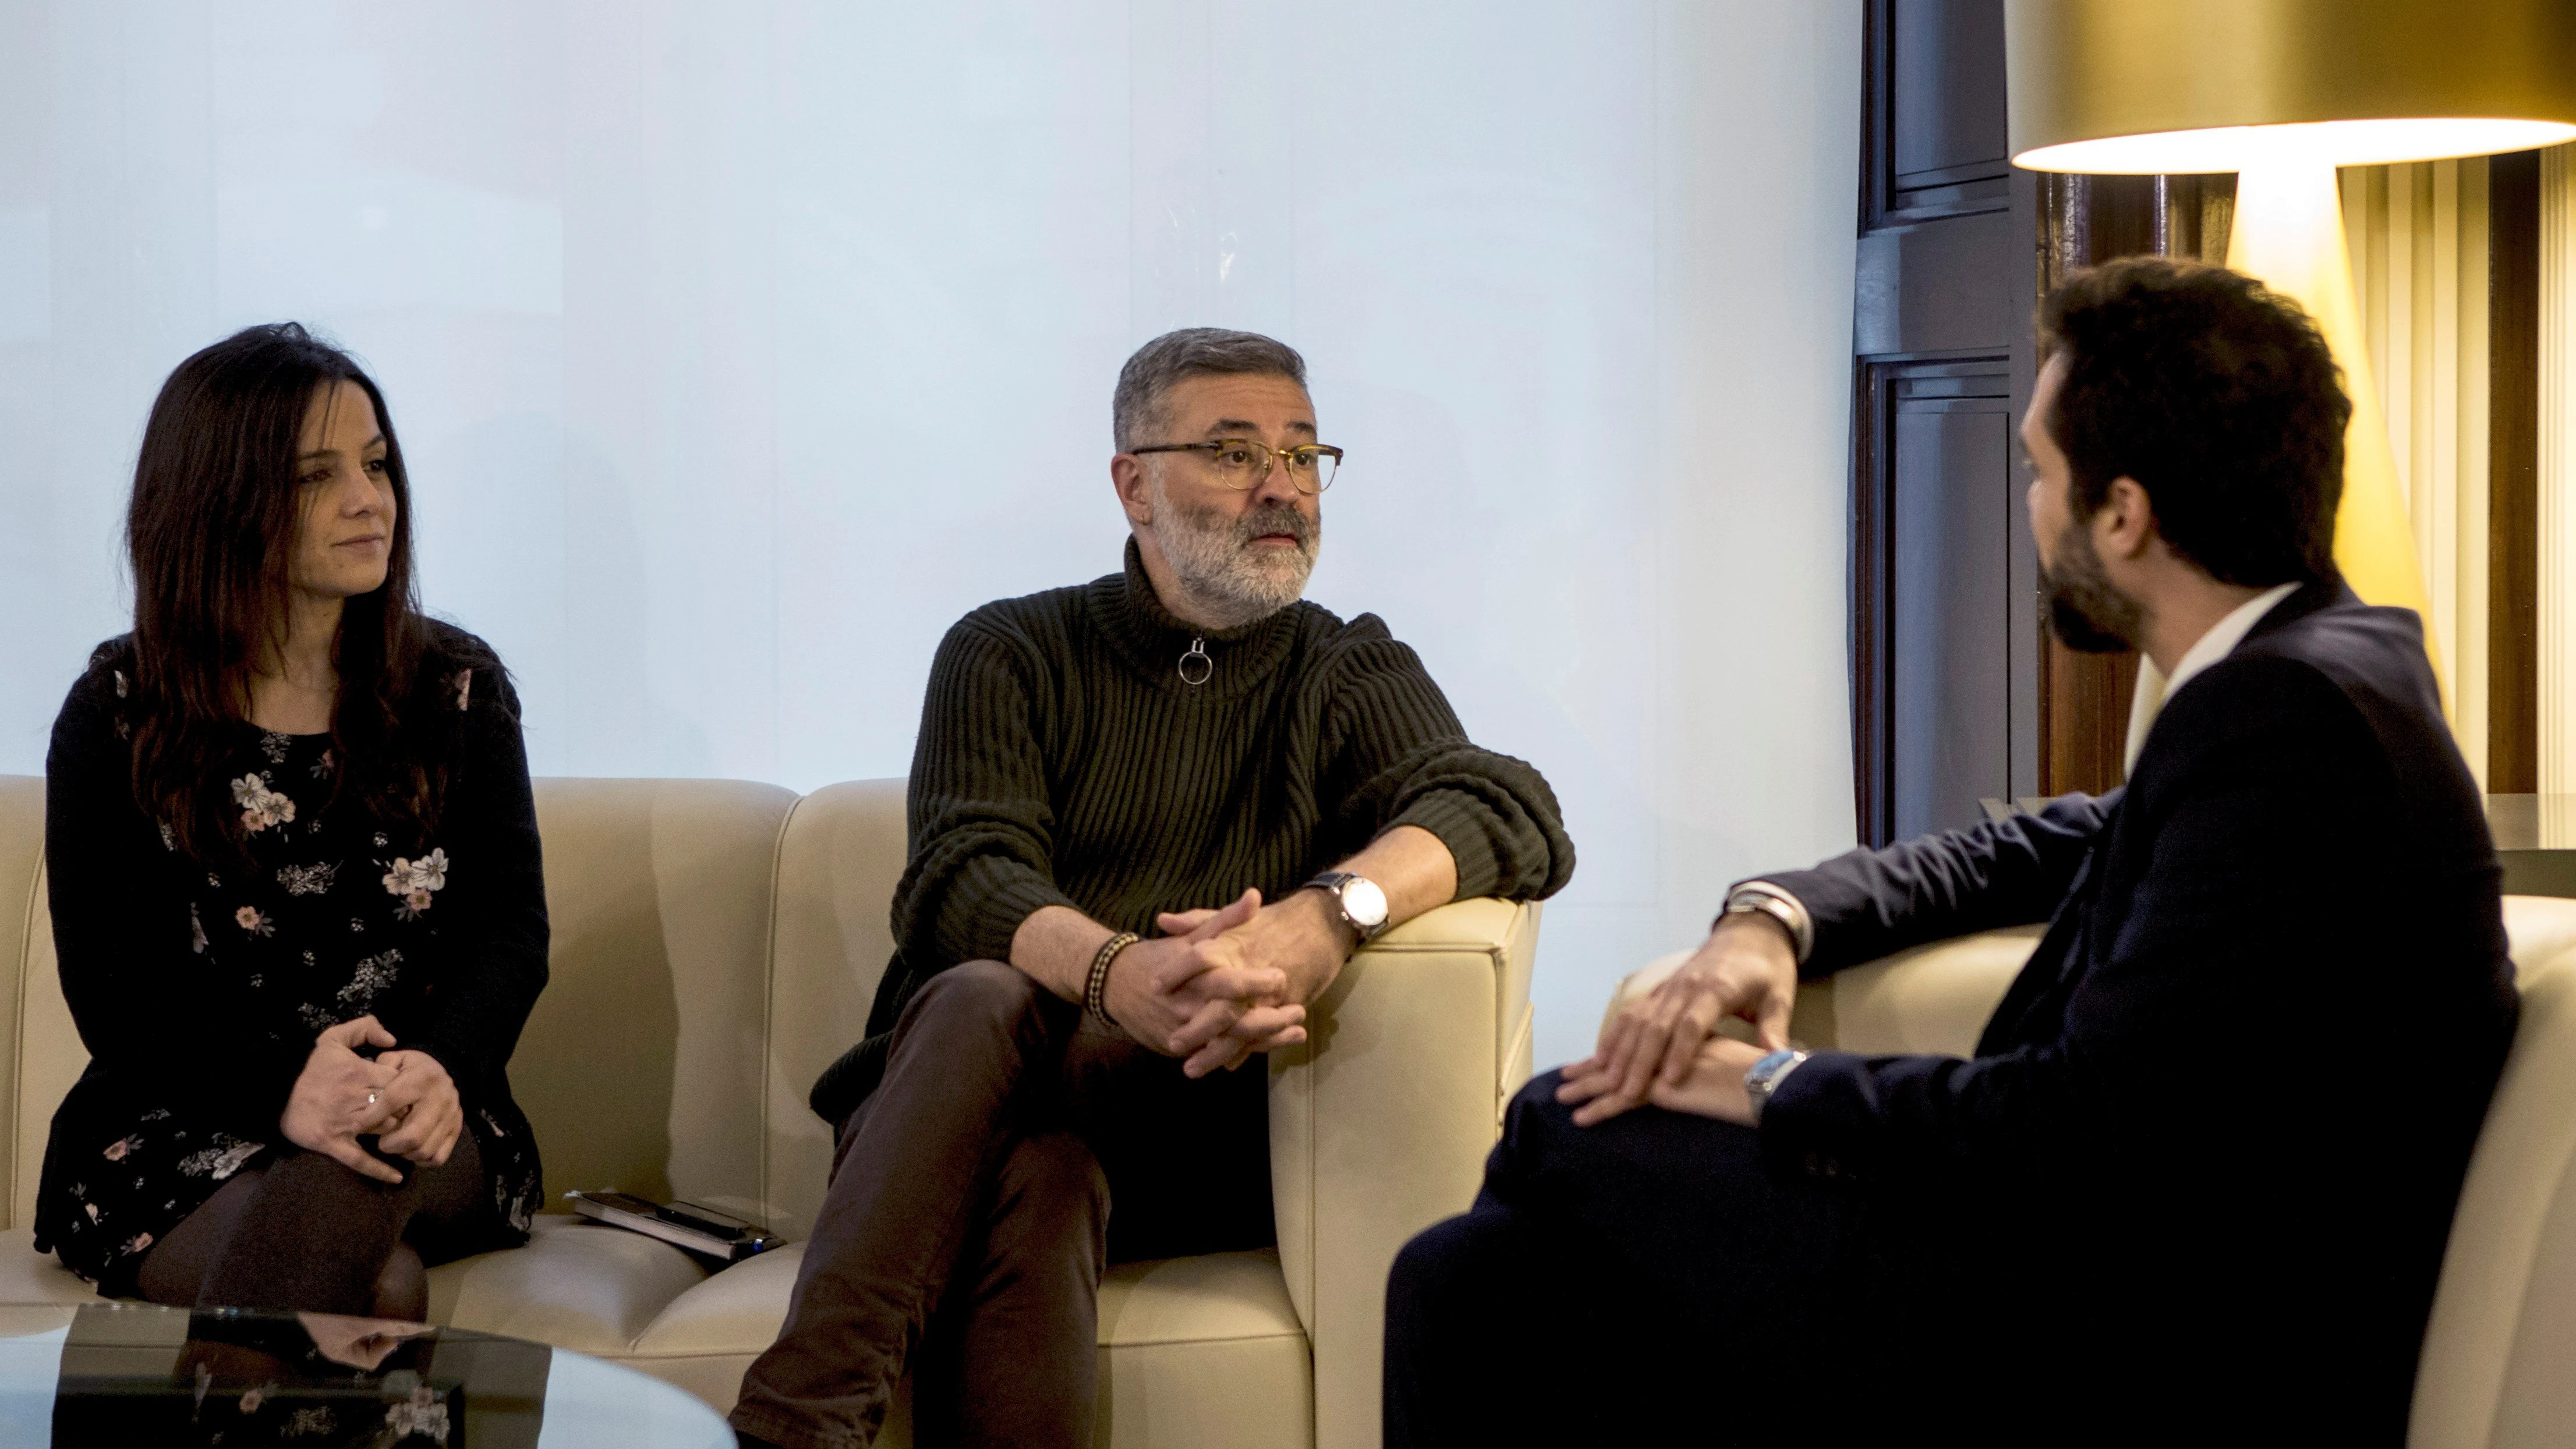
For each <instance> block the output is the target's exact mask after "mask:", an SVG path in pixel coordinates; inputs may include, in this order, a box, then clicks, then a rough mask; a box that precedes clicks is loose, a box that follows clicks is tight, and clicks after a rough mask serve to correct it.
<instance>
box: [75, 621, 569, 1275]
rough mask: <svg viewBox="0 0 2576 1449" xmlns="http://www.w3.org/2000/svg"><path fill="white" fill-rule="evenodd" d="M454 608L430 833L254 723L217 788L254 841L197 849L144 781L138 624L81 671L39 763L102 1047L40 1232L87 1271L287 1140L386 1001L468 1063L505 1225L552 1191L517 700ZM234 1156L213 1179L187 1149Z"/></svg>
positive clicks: (432, 705) (399, 1019)
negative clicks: (284, 1130)
mask: <svg viewBox="0 0 2576 1449" xmlns="http://www.w3.org/2000/svg"><path fill="white" fill-rule="evenodd" d="M435 627H436V633H435V635H434V638H433V642H432V647H431V649H430V650H429V653H428V657H427V659H426V660H425V662H424V666H423V669H422V677H421V684H420V692H419V697H418V698H417V699H416V700H415V702H414V705H413V709H414V711H415V712H416V718H417V719H419V720H421V721H424V722H426V723H427V725H428V726H429V728H427V729H425V730H423V731H421V732H420V737H421V738H423V739H424V740H425V741H427V742H429V744H430V745H431V747H432V748H435V749H437V750H438V751H439V752H440V753H441V754H442V755H443V757H444V763H445V765H446V767H447V773H448V780H449V783H448V786H447V789H446V793H445V802H444V811H443V817H442V818H441V819H440V821H439V822H438V825H437V828H436V830H435V831H434V833H433V834H432V835H431V836H428V837H422V838H408V837H407V838H404V839H395V838H394V836H393V834H390V833H388V829H389V828H388V827H386V826H383V825H380V824H378V823H376V822H374V821H371V820H369V819H368V818H366V815H365V812H364V811H363V810H362V809H361V808H360V807H359V805H358V804H357V802H356V801H355V800H353V799H349V798H338V799H334V798H333V791H332V788H331V781H332V780H333V779H334V778H335V776H336V773H337V771H336V767H335V762H333V761H332V760H331V758H330V740H329V737H328V736H318V735H317V736H288V735H280V734H272V733H266V732H263V731H261V730H258V729H256V728H254V727H252V726H250V725H247V724H244V725H241V726H239V727H238V728H237V730H236V732H235V733H236V738H235V739H234V740H233V742H232V750H231V753H230V755H229V757H228V758H227V760H226V761H225V762H224V764H223V767H222V769H221V770H220V771H219V773H220V774H221V776H222V778H221V779H218V780H211V781H209V782H208V788H209V789H211V790H215V791H218V792H223V793H224V795H225V798H226V803H227V807H228V809H229V808H231V807H239V808H241V809H243V810H244V812H245V817H244V818H245V819H248V818H250V817H251V816H253V815H257V816H258V817H259V819H260V822H261V828H259V829H257V830H254V831H249V832H247V833H246V834H245V835H244V837H243V839H244V842H245V853H244V854H241V855H233V854H230V853H228V852H226V851H224V850H223V849H221V848H220V847H219V846H216V847H213V848H209V849H207V850H206V851H205V852H204V854H205V855H206V857H207V858H205V859H196V858H191V857H190V856H189V855H187V854H185V853H183V852H181V851H179V850H177V849H175V848H174V847H173V845H172V844H171V843H170V837H169V836H168V835H167V834H166V833H165V832H164V831H163V830H162V828H161V826H160V825H159V823H158V822H156V821H155V820H154V819H153V817H152V816H150V815H149V814H147V813H146V812H145V811H144V810H143V808H142V807H141V806H139V805H138V804H137V803H136V801H135V798H134V793H133V786H132V769H133V747H132V734H133V721H132V720H131V719H130V718H129V717H128V713H127V711H128V708H129V705H130V702H131V698H130V697H131V691H132V680H133V664H132V652H133V651H132V645H131V643H130V641H128V640H124V639H119V640H113V641H110V642H109V643H108V644H105V645H102V646H101V647H100V649H99V650H98V652H97V654H96V656H95V657H94V658H93V660H92V663H91V666H90V668H89V670H88V671H87V672H85V673H84V674H83V675H82V677H81V679H80V680H79V682H78V683H76V684H75V685H74V686H73V687H72V690H71V694H70V697H69V698H68V699H67V700H65V702H64V705H63V709H62V713H61V715H60V717H59V718H57V720H56V721H55V724H54V734H53V745H52V749H51V751H50V752H49V754H48V755H47V757H46V770H45V774H46V797H45V798H46V814H45V859H46V876H47V884H48V900H49V902H50V904H51V906H52V911H53V922H54V944H55V950H56V953H57V955H58V957H59V964H60V969H61V973H62V984H63V997H64V1000H65V1002H66V1003H67V1004H68V1005H69V1006H70V1008H71V1013H72V1019H73V1021H74V1023H75V1024H76V1025H77V1026H78V1027H79V1029H80V1033H81V1040H82V1043H83V1044H84V1045H85V1046H86V1047H88V1049H89V1053H90V1063H89V1067H88V1069H87V1070H86V1071H85V1072H84V1073H83V1074H82V1076H81V1079H80V1081H79V1083H78V1084H77V1085H76V1086H75V1087H74V1088H73V1090H72V1092H71V1094H70V1095H69V1096H68V1097H67V1098H66V1099H65V1101H64V1104H63V1107H62V1110H61V1111H60V1112H59V1113H58V1114H57V1115H56V1117H55V1121H54V1132H53V1138H52V1141H51V1143H50V1145H49V1146H48V1149H47V1153H46V1171H45V1177H44V1183H43V1186H42V1188H41V1189H40V1192H39V1201H38V1208H37V1230H38V1236H39V1239H40V1242H42V1243H44V1244H47V1245H52V1246H58V1247H60V1249H61V1250H62V1252H63V1254H64V1258H65V1261H66V1262H68V1263H70V1264H71V1266H72V1267H74V1268H75V1269H77V1270H79V1271H82V1272H83V1273H85V1274H86V1275H88V1276H91V1277H94V1278H100V1279H101V1280H102V1281H103V1282H108V1283H110V1286H111V1287H113V1286H115V1278H116V1275H117V1274H119V1273H121V1272H124V1271H129V1270H130V1269H131V1267H132V1266H133V1265H134V1263H133V1262H131V1261H125V1260H126V1259H129V1258H131V1259H133V1260H134V1261H139V1250H137V1251H136V1252H134V1253H126V1252H121V1251H117V1250H120V1249H124V1248H125V1247H126V1246H127V1245H129V1244H130V1243H131V1242H132V1241H133V1240H134V1239H135V1238H136V1237H137V1236H138V1235H142V1236H146V1237H149V1238H158V1237H159V1236H161V1235H163V1234H166V1233H167V1232H168V1231H169V1229H170V1228H171V1227H174V1226H176V1225H177V1223H178V1221H179V1220H180V1219H181V1218H184V1217H185V1216H186V1215H187V1214H188V1213H189V1212H191V1211H194V1209H195V1208H196V1206H197V1204H199V1203H201V1202H203V1201H204V1199H205V1198H206V1197H207V1196H210V1195H211V1194H212V1192H213V1190H214V1188H215V1186H217V1185H219V1183H220V1181H221V1180H222V1177H228V1176H229V1175H230V1174H231V1172H233V1171H237V1170H239V1168H240V1167H241V1166H243V1165H245V1164H247V1163H253V1162H256V1161H258V1160H259V1159H258V1158H257V1157H256V1156H249V1155H245V1154H246V1153H247V1150H248V1148H249V1147H250V1146H251V1145H252V1144H258V1145H261V1146H264V1147H267V1148H270V1149H272V1150H274V1149H280V1148H284V1147H285V1146H286V1145H287V1144H286V1143H285V1141H284V1139H283V1138H282V1137H281V1136H280V1135H279V1134H278V1118H279V1116H280V1114H281V1113H282V1112H283V1110H284V1108H285V1105H286V1099H287V1096H288V1093H289V1091H290V1090H291V1089H292V1087H293V1086H294V1083H295V1080H296V1077H297V1075H298V1074H299V1073H300V1072H301V1071H302V1070H303V1066H304V1060H305V1058H306V1056H307V1055H308V1054H309V1053H310V1052H311V1051H312V1047H313V1039H314V1037H315V1035H316V1034H317V1033H318V1032H319V1031H320V1029H321V1028H322V1027H324V1026H328V1025H330V1024H332V1023H333V1022H336V1021H343V1020H348V1019H351V1018H354V1017H357V1016H361V1015H365V1014H369V1013H370V1012H372V1013H373V1014H374V1015H375V1016H376V1017H377V1018H378V1019H379V1020H380V1021H382V1022H383V1023H384V1025H385V1027H386V1029H387V1030H388V1031H391V1032H392V1033H393V1034H394V1035H395V1037H396V1038H398V1040H399V1042H400V1044H401V1045H402V1046H404V1047H407V1048H413V1049H417V1050H421V1051H425V1052H428V1053H429V1054H431V1055H432V1056H435V1057H437V1058H438V1059H439V1061H440V1062H441V1063H442V1064H443V1065H445V1066H446V1067H447V1069H448V1072H449V1074H450V1075H451V1076H453V1077H454V1078H455V1080H456V1083H457V1087H458V1091H459V1095H460V1096H461V1097H462V1099H463V1100H464V1103H465V1105H466V1109H467V1111H466V1116H467V1122H468V1124H469V1126H470V1127H471V1128H472V1129H473V1130H474V1132H475V1136H476V1142H477V1145H478V1146H479V1147H480V1149H481V1150H482V1152H483V1155H484V1161H485V1164H486V1168H487V1171H489V1172H490V1174H491V1175H492V1177H493V1179H494V1182H495V1185H496V1189H497V1190H496V1192H495V1193H494V1194H493V1195H492V1200H493V1201H494V1203H495V1205H496V1209H495V1211H496V1222H495V1225H494V1227H493V1233H492V1236H493V1237H494V1238H495V1239H496V1240H506V1239H508V1238H510V1237H512V1236H513V1235H515V1234H517V1233H520V1232H523V1231H524V1228H525V1226H526V1224H525V1222H524V1218H525V1216H526V1214H527V1213H528V1212H531V1211H533V1210H534V1209H535V1208H536V1207H538V1206H539V1205H540V1203H541V1199H540V1197H539V1191H540V1186H541V1184H540V1182H539V1167H538V1162H537V1154H536V1146H535V1143H534V1141H533V1138H532V1136H531V1134H530V1133H529V1131H528V1128H527V1124H526V1120H525V1118H524V1117H523V1116H521V1114H520V1112H519V1109H518V1107H517V1106H516V1104H515V1103H514V1102H512V1100H511V1098H510V1092H509V1083H508V1079H507V1076H506V1074H505V1071H504V1069H505V1067H506V1066H507V1064H508V1062H509V1059H510V1053H511V1051H512V1049H513V1048H514V1047H515V1046H516V1045H517V1042H518V1037H519V1031H520V1028H521V1027H522V1026H523V1025H524V1024H525V1022H526V1020H527V1016H528V1011H529V1009H530V1007H531V1006H532V1005H533V1004H534V1003H535V1001H536V998H537V993H538V992H539V991H540V990H542V989H543V987H544V985H545V981H546V949H547V928H546V913H545V894H544V874H543V866H542V862H541V859H540V853H539V848H538V842H537V827H536V813H535V807H534V802H533V799H532V797H531V794H530V789H529V783H528V771H527V761H526V756H525V753H524V751H523V749H522V747H521V743H520V735H519V724H518V704H517V700H516V698H515V697H514V696H513V695H512V694H511V692H510V689H509V686H508V682H507V679H506V676H505V675H504V674H503V673H502V672H501V671H500V670H499V668H498V666H497V665H496V664H493V663H491V662H490V661H491V655H490V652H489V651H488V650H486V649H484V648H483V647H482V646H481V642H480V641H479V640H475V639H473V638H472V637H471V636H469V635H465V634H463V633H461V632H460V631H455V630H451V629H447V628H445V627H444V626H435ZM471 661H482V662H480V663H474V662H471ZM397 833H399V832H397ZM433 852H435V855H433ZM398 887H400V888H399V889H398ZM110 1151H112V1152H113V1155H112V1156H103V1154H105V1153H108V1152H110ZM209 1152H212V1153H213V1154H214V1156H213V1158H211V1159H208V1158H207V1157H206V1154H207V1153H209ZM228 1154H230V1155H231V1156H232V1157H233V1158H234V1159H235V1160H233V1161H232V1162H231V1163H230V1165H229V1166H226V1167H224V1168H223V1170H222V1172H221V1174H220V1175H219V1176H218V1175H214V1174H212V1173H209V1172H202V1171H190V1170H188V1169H187V1167H186V1164H188V1163H192V1162H201V1161H207V1160H211V1161H216V1162H219V1163H220V1162H221V1161H223V1160H224V1159H225V1158H226V1156H227V1155H228ZM103 1162H112V1163H114V1164H116V1167H115V1170H114V1171H112V1172H111V1171H109V1170H108V1169H107V1168H106V1167H105V1166H103V1165H102V1163H103ZM513 1219H516V1220H517V1221H512V1220H513ZM147 1246H148V1244H147Z"/></svg>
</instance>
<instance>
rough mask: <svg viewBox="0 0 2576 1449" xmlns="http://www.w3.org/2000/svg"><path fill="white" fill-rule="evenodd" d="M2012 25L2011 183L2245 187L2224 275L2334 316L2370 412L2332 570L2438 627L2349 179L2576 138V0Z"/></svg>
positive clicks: (2014, 18) (2156, 0) (2031, 11)
mask: <svg viewBox="0 0 2576 1449" xmlns="http://www.w3.org/2000/svg"><path fill="white" fill-rule="evenodd" d="M2004 25H2005V57H2006V68H2007V74H2008V76H2009V82H2008V84H2009V90H2010V97H2011V123H2010V124H2011V133H2012V134H2011V148H2012V152H2013V162H2014V164H2015V165H2018V166H2023V167H2027V168H2029V169H2031V170H2034V171H2075V172H2089V173H2094V174H2130V175H2141V174H2156V173H2168V174H2179V173H2194V172H2201V173H2206V172H2220V171H2233V172H2235V173H2237V182H2236V218H2235V224H2234V229H2233V231H2232V232H2231V233H2230V237H2229V241H2228V246H2227V264H2228V265H2229V266H2231V267H2234V268H2236V269H2237V270H2238V271H2242V272H2246V273H2248V274H2250V275H2252V276H2255V277H2259V278H2261V279H2262V280H2263V282H2264V283H2265V284H2266V285H2268V286H2270V287H2271V288H2272V289H2273V290H2275V291H2277V292H2280V293H2283V294H2284V295H2287V296H2290V297H2293V298H2296V299H2297V300H2298V302H2299V303H2300V304H2301V305H2302V306H2304V307H2306V308H2307V309H2308V311H2309V312H2310V313H2311V314H2312V315H2314V316H2315V317H2316V319H2317V322H2318V324H2319V325H2320V326H2321V327H2322V328H2323V329H2324V331H2325V334H2326V341H2327V343H2328V345H2329V346H2331V347H2332V348H2333V349H2334V354H2335V360H2336V361H2338V362H2340V363H2341V364H2342V365H2343V370H2344V381H2345V388H2346V390H2347V391H2349V392H2350V393H2351V394H2352V402H2353V415H2352V426H2351V430H2350V432H2349V433H2348V434H2347V436H2346V438H2345V462H2344V494H2343V507H2342V510H2341V512H2340V513H2339V514H2338V515H2337V517H2336V520H2335V560H2336V562H2337V563H2338V564H2339V565H2340V566H2341V567H2342V569H2343V573H2344V577H2345V579H2346V580H2347V581H2348V582H2350V583H2351V585H2352V587H2353V590H2354V592H2356V593H2358V594H2360V595H2361V597H2362V598H2363V599H2364V600H2366V601H2368V602H2370V603H2374V604H2393V605H2397V606H2399V607H2403V608H2409V609H2413V610H2415V611H2416V612H2417V614H2419V615H2421V616H2423V617H2425V618H2426V619H2427V620H2428V621H2429V619H2430V617H2431V614H2430V611H2429V610H2427V609H2426V607H2425V604H2426V598H2425V592H2424V581H2423V573H2422V570H2421V568H2420V567H2419V565H2418V563H2417V561H2416V556H2415V544H2414V537H2413V530H2412V528H2411V526H2410V525H2409V523H2408V521H2407V513H2406V505H2405V501H2404V499H2403V498H2401V497H2400V496H2399V492H2398V486H2397V458H2396V454H2395V453H2394V452H2393V451H2392V450H2391V448H2390V446H2389V442H2388V424H2387V421H2386V420H2385V419H2384V418H2383V417H2382V416H2381V415H2380V409H2379V395H2378V389H2377V387H2376V386H2375V384H2374V382H2373V380H2372V377H2371V372H2370V354H2369V351H2368V348H2367V347H2366V345H2365V342H2364V338H2363V335H2362V331H2361V308H2360V304H2359V302H2358V301H2357V300H2356V298H2355V296H2354V294H2353V283H2352V262H2351V255H2350V253H2349V252H2347V251H2346V250H2345V247H2344V230H2343V204H2342V196H2341V192H2340V191H2339V189H2338V187H2337V183H2336V177H2335V168H2336V167H2338V166H2365V165H2380V164H2385V163H2390V162H2398V161H2433V160H2439V159H2442V158H2445V157H2455V156H2482V155H2488V154H2491V153H2494V152H2498V151H2521V150H2527V149H2530V148H2532V147H2537V146H2551V145H2556V144H2558V143H2560V142H2562V141H2566V140H2569V139H2576V0H2004ZM2425 639H2426V647H2427V649H2428V650H2429V649H2431V648H2432V647H2433V645H2432V635H2431V632H2430V629H2429V626H2428V629H2427V632H2426V635H2425ZM2439 662H2440V661H2439V659H2438V658H2437V659H2436V660H2435V664H2436V672H2437V674H2438V671H2439Z"/></svg>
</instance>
